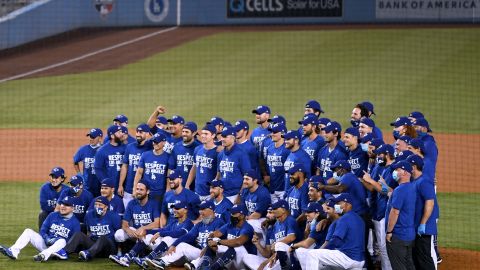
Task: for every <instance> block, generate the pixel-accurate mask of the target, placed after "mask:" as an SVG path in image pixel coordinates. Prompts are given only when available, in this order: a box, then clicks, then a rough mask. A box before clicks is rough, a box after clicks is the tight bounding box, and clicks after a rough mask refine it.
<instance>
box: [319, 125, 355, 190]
mask: <svg viewBox="0 0 480 270" xmlns="http://www.w3.org/2000/svg"><path fill="white" fill-rule="evenodd" d="M323 131H324V132H325V142H326V144H325V146H323V147H322V149H320V151H319V153H318V161H317V175H320V176H321V177H322V182H323V183H324V184H326V183H327V181H328V180H329V179H331V178H332V176H333V172H332V170H331V169H330V166H332V165H333V164H335V163H336V162H337V161H339V160H347V158H348V157H347V155H346V154H345V151H344V149H342V146H341V145H340V143H339V142H340V139H341V132H342V127H341V126H340V124H339V123H338V122H335V121H332V122H329V123H327V124H326V125H325V127H324V128H323ZM325 195H326V194H325ZM327 197H328V196H327Z"/></svg>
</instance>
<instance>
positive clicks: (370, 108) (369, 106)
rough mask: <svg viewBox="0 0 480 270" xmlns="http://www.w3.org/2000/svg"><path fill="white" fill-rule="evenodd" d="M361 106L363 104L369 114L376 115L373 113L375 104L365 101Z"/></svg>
mask: <svg viewBox="0 0 480 270" xmlns="http://www.w3.org/2000/svg"><path fill="white" fill-rule="evenodd" d="M360 104H362V105H363V106H364V107H365V108H367V110H368V111H369V112H371V113H372V114H375V112H374V111H373V103H371V102H370V101H364V102H362V103H360Z"/></svg>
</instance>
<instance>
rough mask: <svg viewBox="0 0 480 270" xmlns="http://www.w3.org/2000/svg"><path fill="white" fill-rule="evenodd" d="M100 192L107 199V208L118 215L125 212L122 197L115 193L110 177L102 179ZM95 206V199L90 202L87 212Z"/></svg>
mask: <svg viewBox="0 0 480 270" xmlns="http://www.w3.org/2000/svg"><path fill="white" fill-rule="evenodd" d="M100 194H101V195H102V196H103V197H105V198H107V200H108V210H109V211H112V212H115V213H117V214H118V215H119V216H120V217H122V216H123V213H124V212H125V206H124V205H123V201H122V199H121V198H120V197H119V196H117V195H115V183H114V182H113V180H112V179H110V178H106V179H103V180H102V187H101V189H100ZM94 207H95V200H93V201H92V202H91V203H90V206H89V207H88V210H87V212H89V211H93V210H94Z"/></svg>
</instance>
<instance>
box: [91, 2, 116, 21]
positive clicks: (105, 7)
mask: <svg viewBox="0 0 480 270" xmlns="http://www.w3.org/2000/svg"><path fill="white" fill-rule="evenodd" d="M114 3H115V0H93V5H94V6H95V9H96V10H97V11H98V13H100V17H102V18H105V17H106V16H107V15H108V14H110V12H112V10H113V6H114Z"/></svg>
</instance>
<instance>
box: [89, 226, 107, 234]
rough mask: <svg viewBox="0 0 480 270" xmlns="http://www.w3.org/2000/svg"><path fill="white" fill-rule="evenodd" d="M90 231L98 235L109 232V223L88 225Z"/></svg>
mask: <svg viewBox="0 0 480 270" xmlns="http://www.w3.org/2000/svg"><path fill="white" fill-rule="evenodd" d="M90 232H92V233H94V234H95V235H98V236H101V235H108V234H109V233H110V227H109V225H100V224H97V225H93V226H90Z"/></svg>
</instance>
